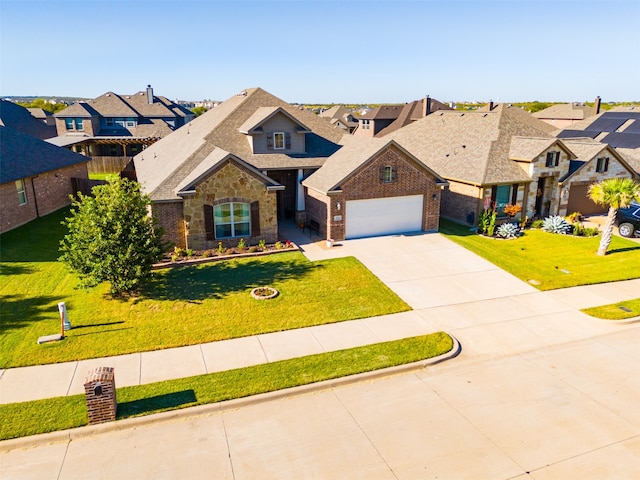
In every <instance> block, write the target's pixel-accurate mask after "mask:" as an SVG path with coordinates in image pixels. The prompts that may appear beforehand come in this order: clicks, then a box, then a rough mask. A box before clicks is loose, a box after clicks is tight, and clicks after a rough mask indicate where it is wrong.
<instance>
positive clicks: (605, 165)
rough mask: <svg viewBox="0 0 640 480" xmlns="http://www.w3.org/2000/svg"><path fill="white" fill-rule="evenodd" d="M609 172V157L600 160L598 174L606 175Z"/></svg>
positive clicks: (597, 165) (597, 167) (597, 168)
mask: <svg viewBox="0 0 640 480" xmlns="http://www.w3.org/2000/svg"><path fill="white" fill-rule="evenodd" d="M607 170H609V157H603V158H599V159H598V163H597V164H596V172H598V173H604V172H606V171H607Z"/></svg>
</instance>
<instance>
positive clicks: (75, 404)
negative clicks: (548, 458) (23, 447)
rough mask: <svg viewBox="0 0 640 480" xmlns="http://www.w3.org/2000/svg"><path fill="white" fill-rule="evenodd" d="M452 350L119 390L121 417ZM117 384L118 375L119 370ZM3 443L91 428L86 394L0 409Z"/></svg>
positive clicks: (443, 343)
mask: <svg viewBox="0 0 640 480" xmlns="http://www.w3.org/2000/svg"><path fill="white" fill-rule="evenodd" d="M451 348H453V340H452V339H451V337H450V336H449V335H447V334H446V333H444V332H437V333H433V334H430V335H424V336H420V337H412V338H406V339H402V340H395V341H391V342H384V343H378V344H373V345H367V346H364V347H357V348H351V349H347V350H340V351H337V352H329V353H321V354H317V355H309V356H306V357H300V358H294V359H291V360H283V361H279V362H274V363H267V364H262V365H256V366H252V367H247V368H241V369H235V370H228V371H225V372H219V373H212V374H208V375H199V376H195V377H188V378H182V379H178V380H168V381H164V382H157V383H151V384H147V385H140V386H134V387H123V388H118V389H117V392H116V398H117V401H118V419H122V418H129V417H134V416H141V415H149V414H152V413H158V412H162V411H167V410H174V409H179V408H185V407H191V406H195V405H204V404H208V403H215V402H221V401H224V400H231V399H234V398H242V397H247V396H250V395H257V394H259V393H266V392H272V391H276V390H282V389H285V388H291V387H295V386H299V385H307V384H310V383H315V382H319V381H322V380H330V379H334V378H339V377H344V376H347V375H354V374H357V373H362V372H369V371H373V370H379V369H382V368H387V367H393V366H396V365H403V364H407V363H412V362H416V361H419V360H424V359H427V358H433V357H436V356H438V355H442V354H444V353H447V352H449V351H450V350H451ZM115 380H116V385H117V372H116V378H115ZM0 417H1V418H2V422H0V440H6V439H9V438H17V437H23V436H27V435H35V434H38V433H46V432H53V431H57V430H63V429H68V428H75V427H80V426H83V425H86V424H87V422H88V420H87V415H86V407H85V400H84V395H74V396H69V397H56V398H52V399H47V400H36V401H32V402H21V403H12V404H4V405H0Z"/></svg>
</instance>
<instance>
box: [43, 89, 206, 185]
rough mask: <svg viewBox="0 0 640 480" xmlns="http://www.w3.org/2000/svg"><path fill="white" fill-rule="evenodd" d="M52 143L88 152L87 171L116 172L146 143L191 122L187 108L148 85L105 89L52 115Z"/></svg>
mask: <svg viewBox="0 0 640 480" xmlns="http://www.w3.org/2000/svg"><path fill="white" fill-rule="evenodd" d="M54 118H55V121H56V128H57V133H58V136H57V137H56V138H52V139H51V140H50V142H51V143H53V144H54V145H58V146H61V147H67V148H69V149H72V150H73V151H75V152H77V153H82V154H84V155H86V156H88V157H91V159H92V162H91V163H90V164H89V171H90V172H94V171H95V172H114V173H117V172H120V171H121V170H122V169H123V168H124V167H125V165H126V164H127V163H128V162H129V161H130V160H131V158H132V157H133V156H134V155H136V154H138V153H140V152H141V151H142V150H143V149H144V148H146V147H148V146H149V145H151V144H153V143H154V142H156V141H158V140H159V139H161V138H163V137H166V136H167V135H169V134H170V133H171V132H173V131H174V130H176V129H178V128H180V127H181V126H183V125H185V124H187V123H188V122H190V121H191V120H192V119H193V118H194V115H193V113H191V112H190V111H189V110H187V109H186V108H184V107H182V106H180V105H178V104H176V103H174V102H172V101H171V100H168V99H167V98H166V97H162V96H158V95H154V93H153V89H152V88H151V86H148V87H147V89H146V91H140V92H137V93H135V94H133V95H118V94H116V93H113V92H107V93H105V94H103V95H101V96H99V97H98V98H96V99H94V100H90V101H87V102H78V103H74V104H73V105H70V106H69V107H67V108H65V109H64V110H61V111H59V112H57V113H56V114H55V115H54Z"/></svg>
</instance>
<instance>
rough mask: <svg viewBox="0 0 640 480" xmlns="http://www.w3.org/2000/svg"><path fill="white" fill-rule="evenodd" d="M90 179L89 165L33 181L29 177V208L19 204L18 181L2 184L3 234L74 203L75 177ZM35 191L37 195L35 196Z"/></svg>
mask: <svg viewBox="0 0 640 480" xmlns="http://www.w3.org/2000/svg"><path fill="white" fill-rule="evenodd" d="M74 177H76V178H87V177H88V175H87V164H86V163H78V164H76V165H71V166H70V167H66V168H61V169H59V170H53V171H51V172H46V173H41V174H39V175H37V176H35V177H33V178H25V179H23V180H24V186H25V193H26V195H27V203H26V204H25V205H19V204H18V194H17V190H16V185H15V182H7V183H4V184H2V185H0V202H1V204H2V209H0V232H6V231H8V230H11V229H13V228H16V227H19V226H20V225H24V224H25V223H27V222H30V221H31V220H33V219H35V218H37V217H38V215H39V216H43V215H47V214H49V213H51V212H54V211H56V210H58V209H60V208H62V207H65V206H67V205H69V204H71V200H70V198H69V196H70V195H72V194H74V193H75V192H73V189H72V185H71V178H74ZM34 192H35V196H34Z"/></svg>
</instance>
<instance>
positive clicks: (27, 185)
mask: <svg viewBox="0 0 640 480" xmlns="http://www.w3.org/2000/svg"><path fill="white" fill-rule="evenodd" d="M88 161H89V158H87V157H85V156H83V155H79V154H77V153H74V152H70V151H69V150H67V149H65V148H60V147H56V146H55V145H51V144H50V143H47V142H45V141H42V140H39V139H37V138H35V137H32V136H30V135H25V134H23V133H20V132H18V131H16V130H15V129H13V128H8V127H4V126H2V127H0V182H1V183H0V200H1V203H2V209H1V213H0V232H6V231H7V230H11V229H13V228H15V227H18V226H20V225H23V224H25V223H27V222H29V221H31V220H33V219H35V218H38V217H41V216H43V215H46V214H48V213H51V212H53V211H55V210H58V209H59V208H62V207H64V206H66V205H69V204H70V203H71V201H70V199H69V196H70V195H71V194H73V193H75V190H74V188H73V185H74V180H73V179H75V178H80V179H86V178H88V174H87V162H88Z"/></svg>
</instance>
